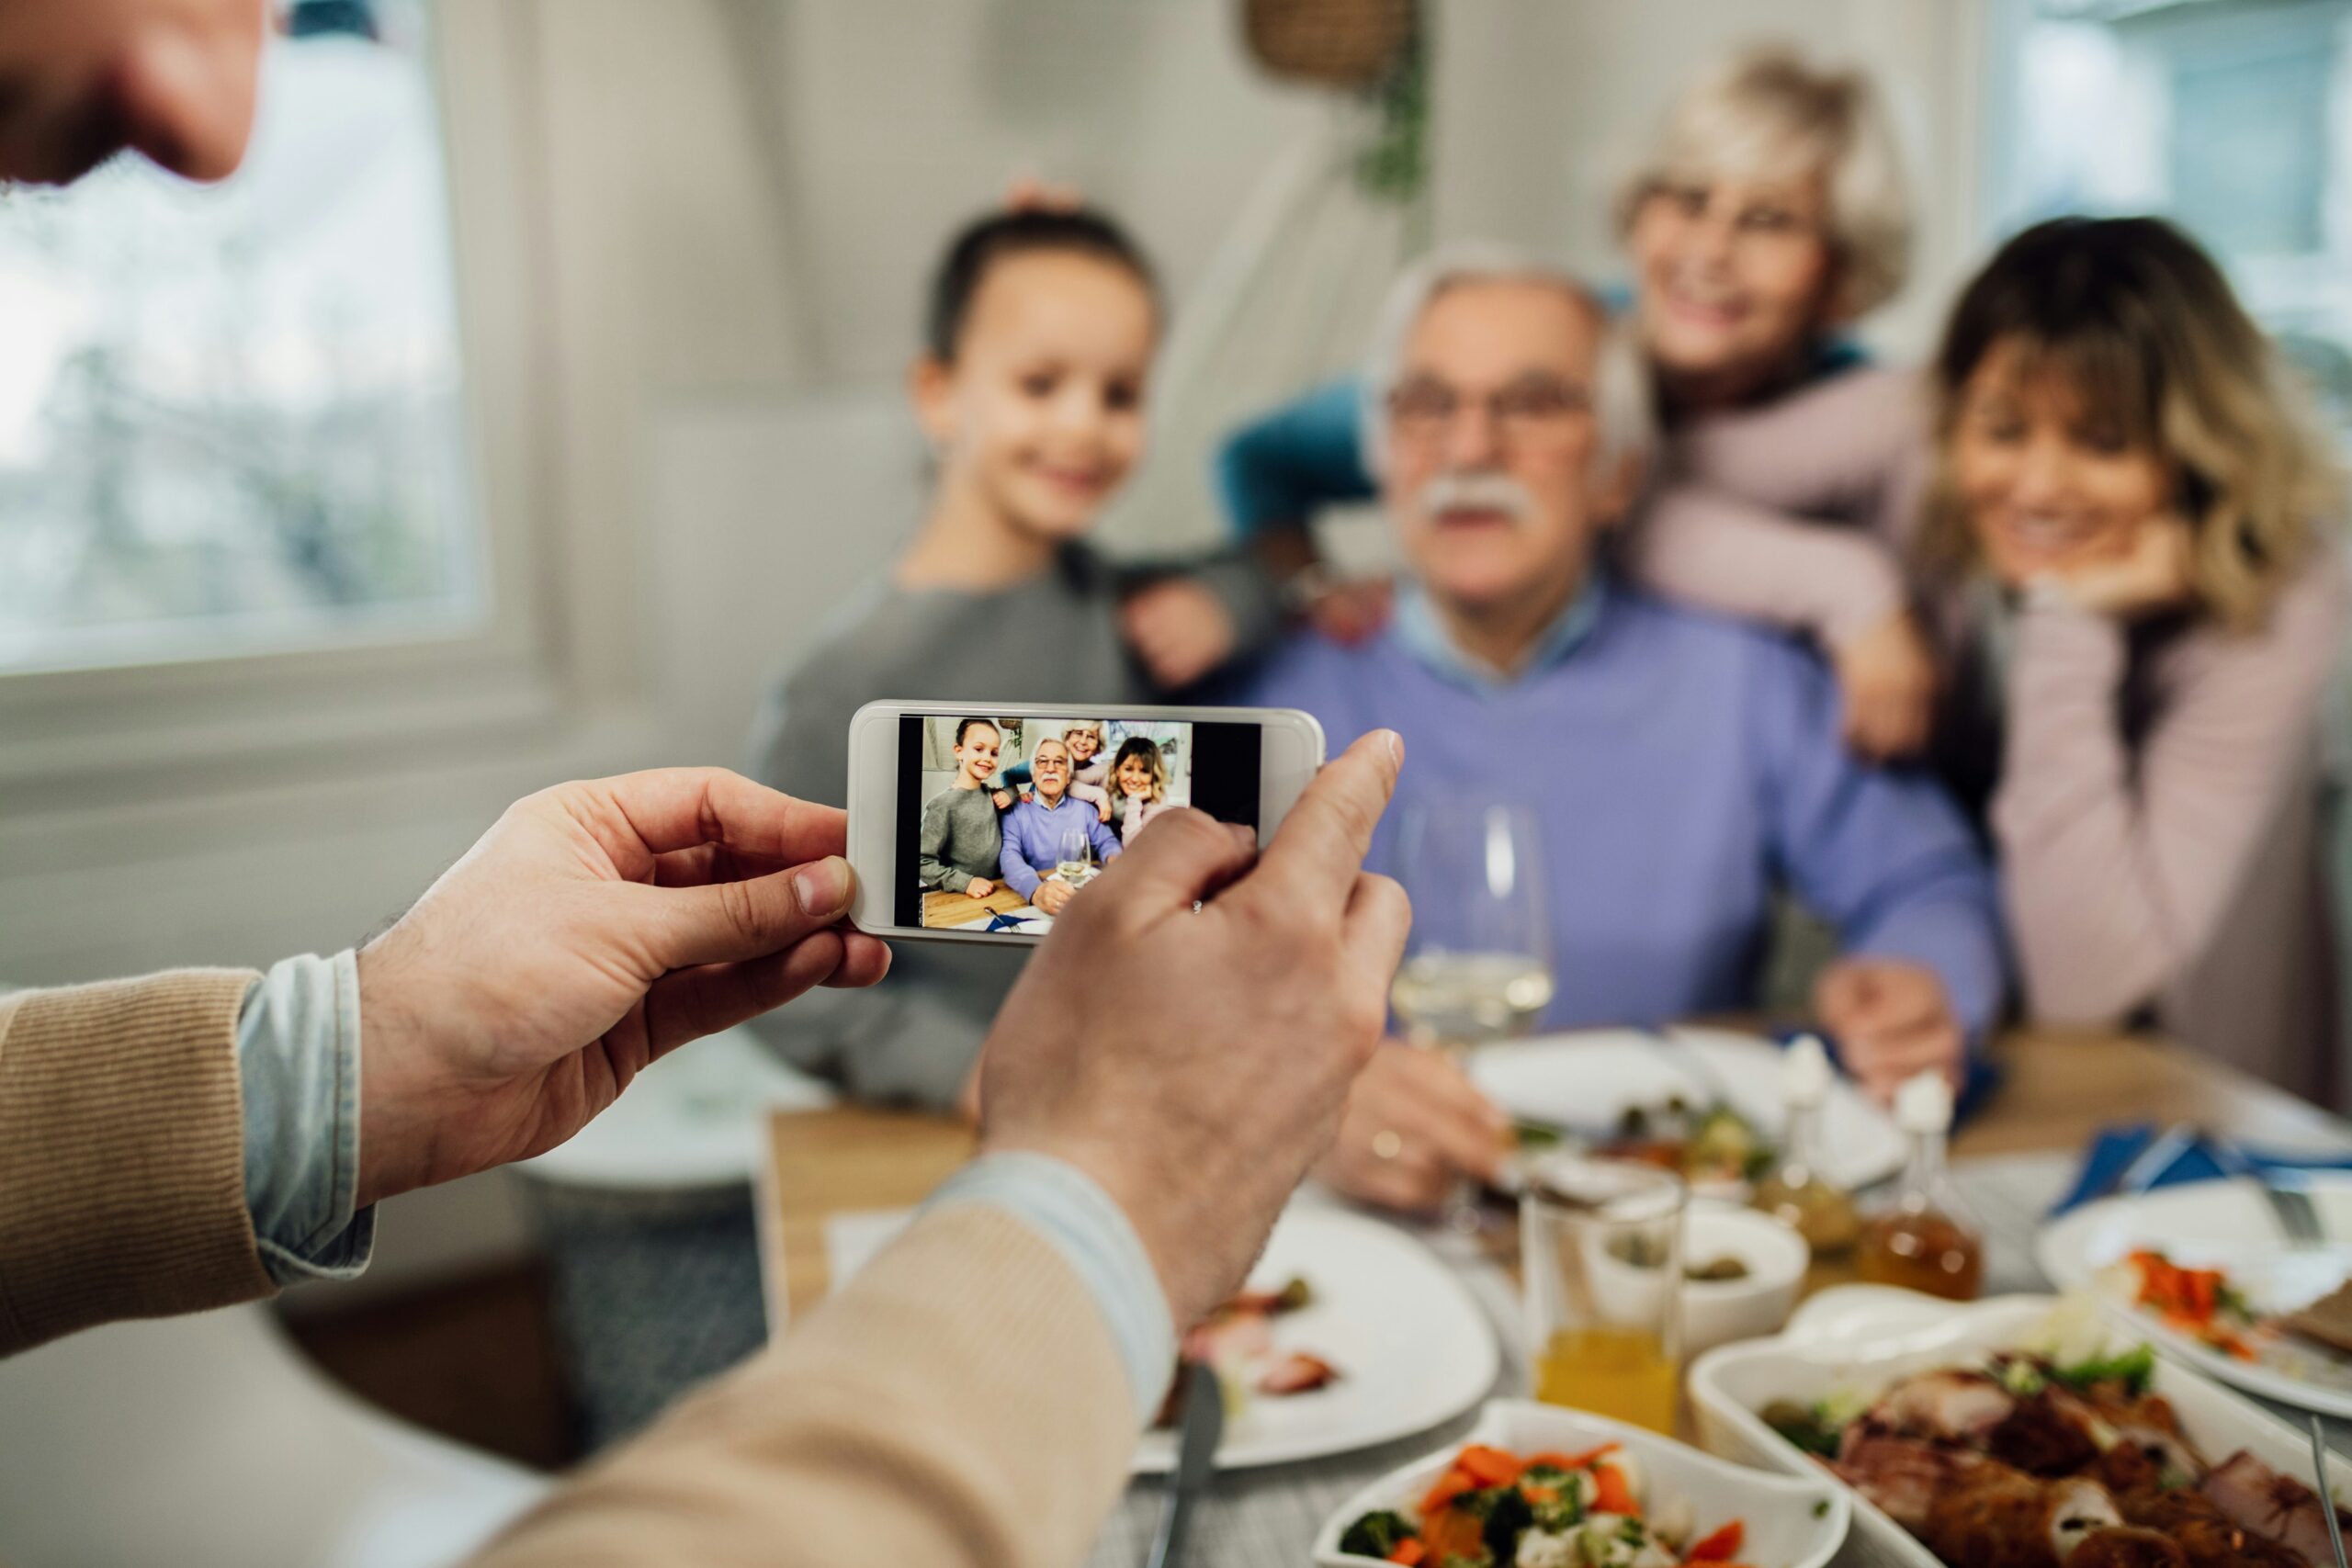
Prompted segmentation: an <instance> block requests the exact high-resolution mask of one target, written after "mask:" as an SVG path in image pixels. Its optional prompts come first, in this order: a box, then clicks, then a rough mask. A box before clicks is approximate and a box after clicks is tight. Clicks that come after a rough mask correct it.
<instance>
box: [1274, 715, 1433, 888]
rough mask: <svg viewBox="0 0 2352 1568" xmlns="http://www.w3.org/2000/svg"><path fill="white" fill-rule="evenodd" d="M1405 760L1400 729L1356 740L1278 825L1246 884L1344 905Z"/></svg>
mask: <svg viewBox="0 0 2352 1568" xmlns="http://www.w3.org/2000/svg"><path fill="white" fill-rule="evenodd" d="M1404 763H1405V739H1404V737H1403V736H1401V735H1398V734H1397V732H1396V731H1395V730H1393V729H1375V730H1374V731H1373V732H1372V733H1371V734H1369V735H1365V736H1362V737H1359V738H1358V739H1357V740H1356V743H1355V744H1354V745H1352V746H1351V747H1349V748H1348V749H1347V750H1345V751H1342V752H1340V755H1339V757H1338V759H1337V760H1335V761H1330V762H1328V763H1326V764H1325V765H1324V768H1323V771H1322V772H1321V773H1317V774H1316V775H1315V779H1314V782H1313V783H1311V784H1308V785H1307V786H1306V793H1305V794H1303V795H1300V796H1299V797H1298V804H1297V805H1295V806H1294V807H1291V808H1290V815H1289V816H1287V817H1285V818H1283V825H1282V826H1281V827H1280V828H1278V829H1275V830H1274V841H1273V842H1272V843H1271V844H1268V845H1267V846H1266V852H1265V854H1264V855H1263V856H1262V857H1261V859H1260V862H1259V865H1258V869H1257V871H1256V872H1255V873H1254V874H1252V875H1251V876H1250V881H1249V884H1248V885H1249V886H1251V887H1258V888H1267V887H1282V888H1295V889H1296V890H1297V891H1299V892H1301V893H1303V894H1306V896H1308V897H1316V898H1328V899H1329V900H1330V901H1331V904H1332V906H1333V907H1334V908H1339V907H1340V906H1341V905H1342V904H1344V902H1345V901H1346V899H1347V897H1348V894H1349V892H1350V890H1351V888H1353V887H1354V886H1355V880H1356V873H1357V872H1359V871H1362V870H1363V857H1364V856H1365V855H1367V854H1369V853H1370V852H1372V834H1373V829H1375V828H1377V827H1379V826H1380V814H1381V813H1382V812H1384V811H1385V810H1387V809H1388V798H1389V796H1391V795H1395V794H1396V793H1397V771H1398V770H1399V769H1400V768H1402V767H1403V766H1404Z"/></svg>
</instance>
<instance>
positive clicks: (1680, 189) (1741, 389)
mask: <svg viewBox="0 0 2352 1568" xmlns="http://www.w3.org/2000/svg"><path fill="white" fill-rule="evenodd" d="M1827 225H1828V192H1827V190H1826V186H1825V185H1824V183H1823V181H1822V179H1821V177H1820V176H1819V175H1811V176H1808V177H1806V178H1803V179H1794V180H1778V181H1773V180H1716V181H1713V182H1712V183H1704V182H1692V183H1679V184H1677V183H1669V184H1662V185H1660V186H1657V187H1656V188H1655V189H1653V190H1652V191H1651V192H1650V194H1649V195H1648V196H1646V197H1644V198H1643V200H1642V203H1641V205H1640V206H1639V207H1637V208H1635V209H1634V220H1633V224H1632V226H1631V227H1630V228H1629V229H1628V230H1627V231H1626V248H1627V249H1628V250H1629V251H1630V252H1631V253H1632V256H1633V262H1634V287H1635V292H1636V300H1635V306H1634V315H1635V319H1636V321H1637V323H1638V325H1639V327H1640V330H1641V333H1642V342H1643V345H1644V346H1645V348H1646V349H1647V350H1648V352H1649V355H1650V359H1651V361H1652V362H1653V363H1654V364H1655V365H1656V367H1657V371H1658V375H1659V378H1660V379H1661V380H1662V381H1663V382H1664V383H1665V384H1666V385H1667V387H1668V389H1669V390H1672V391H1677V392H1684V391H1686V390H1687V391H1688V392H1689V393H1690V394H1691V395H1694V396H1696V397H1698V398H1699V399H1701V400H1735V399H1736V398H1738V397H1741V396H1744V395H1746V394H1747V393H1748V392H1750V391H1753V390H1754V389H1757V388H1758V387H1761V386H1763V385H1765V384H1766V383H1768V382H1770V381H1771V380H1772V379H1774V378H1777V377H1780V376H1782V375H1785V374H1786V373H1787V372H1788V371H1789V369H1790V368H1791V367H1792V366H1793V365H1794V364H1795V362H1796V360H1797V359H1798V357H1799V356H1800V355H1803V354H1804V350H1805V347H1806V345H1807V344H1810V343H1811V342H1812V341H1813V340H1814V338H1815V337H1816V336H1818V335H1819V334H1820V333H1822V332H1823V331H1824V330H1825V329H1826V328H1827V327H1828V326H1829V325H1830V313H1831V308H1832V305H1833V303H1834V299H1835V295H1836V292H1837V291H1836V276H1835V275H1836V271H1837V268H1836V265H1835V257H1834V255H1833V254H1832V252H1831V249H1830V243H1829V237H1828V227H1827Z"/></svg>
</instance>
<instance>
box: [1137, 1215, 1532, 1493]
mask: <svg viewBox="0 0 2352 1568" xmlns="http://www.w3.org/2000/svg"><path fill="white" fill-rule="evenodd" d="M1293 1276H1299V1277H1302V1278H1304V1279H1305V1280H1306V1282H1307V1284H1308V1285H1309V1286H1311V1287H1312V1288H1313V1289H1314V1292H1315V1300H1314V1303H1313V1304H1312V1305H1309V1306H1307V1307H1306V1308H1304V1309H1302V1310H1300V1311H1298V1312H1295V1313H1286V1314H1283V1316H1281V1317H1278V1318H1276V1319H1275V1320H1274V1323H1273V1333H1274V1347H1275V1348H1276V1349H1277V1350H1278V1351H1288V1350H1309V1351H1312V1352H1314V1353H1315V1354H1316V1355H1317V1356H1320V1357H1322V1358H1323V1359H1325V1360H1327V1361H1329V1362H1330V1363H1331V1364H1332V1365H1333V1366H1334V1367H1337V1368H1338V1369H1339V1370H1340V1379H1339V1381H1338V1382H1334V1383H1332V1384H1330V1385H1329V1387H1326V1388H1319V1389H1317V1390H1315V1391H1314V1392H1313V1393H1298V1394H1292V1395H1289V1396H1288V1397H1285V1398H1281V1399H1268V1398H1265V1397H1262V1396H1261V1395H1257V1394H1252V1395H1250V1399H1249V1401H1248V1402H1247V1403H1246V1404H1244V1405H1243V1406H1242V1407H1241V1408H1240V1410H1238V1412H1235V1413H1233V1414H1230V1415H1228V1416H1227V1418H1226V1423H1225V1438H1224V1440H1223V1441H1222V1442H1221V1443H1220V1444H1219V1445H1218V1447H1217V1450H1216V1463H1217V1468H1218V1469H1219V1470H1246V1469H1249V1468H1250V1466H1253V1465H1261V1464H1283V1463H1286V1462H1288V1461H1292V1460H1301V1459H1318V1458H1321V1457H1322V1456H1324V1455H1326V1454H1339V1453H1346V1452H1349V1451H1350V1450H1354V1449H1366V1448H1372V1447H1374V1445H1376V1444H1380V1443H1386V1442H1394V1441H1395V1440H1396V1439H1397V1438H1408V1437H1410V1436H1412V1435H1413V1434H1414V1433H1415V1432H1423V1431H1427V1430H1428V1429H1429V1428H1430V1427H1434V1426H1436V1425H1438V1424H1439V1423H1440V1422H1442V1421H1450V1420H1452V1419H1453V1417H1454V1416H1459V1415H1461V1414H1462V1413H1463V1412H1464V1411H1465V1410H1467V1409H1469V1408H1470V1407H1471V1406H1472V1405H1474V1404H1477V1403H1478V1402H1479V1401H1480V1400H1482V1399H1484V1398H1486V1397H1487V1394H1488V1393H1492V1392H1493V1391H1494V1386H1495V1378H1496V1375H1497V1374H1498V1372H1499V1371H1500V1370H1501V1360H1500V1355H1499V1352H1498V1350H1497V1349H1496V1348H1495V1334H1494V1329H1493V1328H1492V1327H1491V1326H1490V1325H1488V1324H1487V1315H1486V1314H1485V1313H1483V1312H1481V1311H1480V1310H1479V1308H1478V1304H1477V1303H1476V1302H1474V1301H1473V1300H1471V1298H1470V1293H1469V1292H1467V1291H1465V1290H1464V1289H1463V1287H1462V1284H1461V1282H1460V1281H1459V1280H1456V1279H1455V1278H1454V1277H1453V1273H1452V1272H1451V1271H1450V1270H1448V1269H1447V1268H1446V1267H1445V1265H1444V1264H1443V1263H1442V1262H1440V1261H1439V1260H1438V1258H1437V1255H1436V1254H1435V1253H1433V1252H1431V1251H1430V1249H1429V1248H1428V1247H1423V1246H1422V1245H1421V1244H1420V1243H1419V1242H1418V1241H1415V1240H1414V1239H1413V1238H1412V1237H1411V1236H1408V1235H1406V1234H1405V1233H1403V1232H1402V1231H1400V1230H1398V1229H1397V1228H1396V1227H1395V1226H1393V1225H1386V1224H1380V1223H1379V1222H1378V1221H1375V1220H1368V1219H1365V1218H1363V1217H1362V1216H1361V1215H1357V1214H1351V1213H1344V1212H1342V1211H1340V1210H1336V1209H1321V1208H1309V1207H1294V1208H1293V1209H1291V1210H1290V1211H1289V1212H1288V1213H1285V1214H1283V1218H1282V1223H1281V1224H1277V1225H1276V1226H1275V1227H1274V1234H1273V1237H1272V1240H1270V1241H1269V1242H1267V1244H1266V1254H1265V1257H1264V1258H1261V1259H1260V1260H1259V1263H1258V1267H1257V1268H1256V1269H1253V1270H1251V1272H1250V1284H1251V1285H1252V1287H1254V1288H1257V1289H1261V1290H1273V1289H1277V1288H1279V1287H1280V1286H1281V1285H1282V1284H1283V1281H1284V1280H1289V1279H1291V1278H1292V1277H1293ZM1175 1464H1176V1436H1175V1434H1174V1433H1173V1432H1166V1431H1154V1432H1147V1433H1145V1434H1144V1438H1143V1441H1142V1443H1141V1444H1140V1445H1139V1446H1138V1447H1137V1449H1136V1462H1135V1468H1136V1473H1137V1474H1140V1475H1157V1474H1162V1473H1165V1472H1168V1471H1170V1470H1172V1469H1174V1468H1175Z"/></svg>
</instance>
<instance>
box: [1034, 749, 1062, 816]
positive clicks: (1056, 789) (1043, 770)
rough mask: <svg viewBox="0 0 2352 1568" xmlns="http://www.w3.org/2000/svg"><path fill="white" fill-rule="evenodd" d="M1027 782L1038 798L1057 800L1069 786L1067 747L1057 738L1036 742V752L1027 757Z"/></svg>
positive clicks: (1047, 801) (1049, 801)
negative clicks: (1033, 788) (1032, 786)
mask: <svg viewBox="0 0 2352 1568" xmlns="http://www.w3.org/2000/svg"><path fill="white" fill-rule="evenodd" d="M1029 782H1030V784H1032V785H1034V786H1035V789H1036V791H1037V797H1038V798H1039V799H1040V800H1043V801H1045V802H1046V803H1047V804H1048V805H1050V804H1052V803H1053V802H1054V801H1057V800H1059V799H1060V798H1061V797H1062V792H1063V791H1064V790H1066V789H1068V788H1069V748H1068V747H1066V746H1064V745H1063V744H1062V743H1061V742H1060V741H1058V740H1040V741H1039V742H1037V754H1036V755H1035V756H1034V757H1032V758H1030V759H1029Z"/></svg>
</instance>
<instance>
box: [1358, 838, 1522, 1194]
mask: <svg viewBox="0 0 2352 1568" xmlns="http://www.w3.org/2000/svg"><path fill="white" fill-rule="evenodd" d="M1397 880H1398V881H1399V882H1401V883H1403V884H1404V886H1405V891H1406V892H1407V893H1408V894H1409V895H1410V896H1411V897H1412V900H1413V930H1412V934H1411V935H1410V937H1409V938H1408V940H1407V942H1406V947H1405V962H1404V963H1403V964H1402V965H1400V966H1399V967H1398V969H1397V979H1396V982H1395V984H1394V985H1393V986H1391V987H1390V989H1389V997H1388V999H1389V1005H1390V1006H1391V1007H1393V1008H1394V1009H1396V1011H1397V1019H1398V1020H1399V1021H1401V1022H1402V1023H1403V1024H1404V1027H1405V1039H1406V1041H1407V1043H1409V1044H1413V1045H1418V1046H1421V1047H1423V1048H1425V1049H1429V1050H1437V1051H1443V1052H1445V1053H1446V1054H1447V1055H1450V1056H1452V1057H1453V1059H1454V1061H1455V1062H1456V1063H1457V1064H1460V1063H1462V1062H1464V1059H1465V1058H1466V1057H1467V1056H1468V1055H1469V1053H1470V1052H1471V1051H1472V1050H1474V1049H1476V1047H1478V1046H1480V1045H1484V1044H1487V1043H1489V1042H1491V1041H1496V1040H1504V1039H1509V1038H1511V1037H1513V1036H1515V1035H1521V1034H1524V1033H1526V1032H1527V1031H1528V1030H1529V1028H1530V1027H1532V1025H1533V1023H1534V1021H1536V1020H1537V1019H1538V1018H1540V1017H1542V1016H1543V1013H1544V1009H1545V1008H1547V1007H1549V1006H1550V1005H1551V1002H1552V990H1553V986H1554V979H1553V974H1552V931H1551V925H1552V922H1551V909H1550V906H1549V905H1548V904H1547V903H1546V902H1545V900H1544V851H1543V836H1542V833H1541V832H1540V830H1539V829H1538V828H1537V826H1536V821H1535V814H1534V813H1533V812H1532V811H1531V810H1529V809H1528V808H1527V807H1523V806H1511V805H1504V804H1501V803H1498V802H1494V801H1482V800H1473V799H1463V798H1455V799H1451V800H1440V801H1415V802H1412V803H1410V804H1408V806H1407V807H1406V808H1405V811H1404V813H1403V817H1402V820H1401V821H1400V823H1399V830H1398V833H1397ZM1445 1218H1446V1223H1447V1224H1449V1225H1451V1226H1452V1227H1453V1228H1454V1229H1456V1230H1459V1231H1464V1232H1475V1231H1476V1230H1477V1229H1478V1228H1479V1224H1480V1221H1479V1217H1478V1208H1477V1203H1476V1194H1475V1193H1474V1192H1473V1191H1472V1190H1471V1187H1470V1184H1469V1183H1468V1182H1467V1181H1463V1182H1461V1183H1458V1184H1457V1185H1456V1187H1455V1190H1454V1192H1453V1196H1452V1198H1451V1199H1450V1201H1448V1203H1447V1205H1446V1211H1445Z"/></svg>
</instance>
